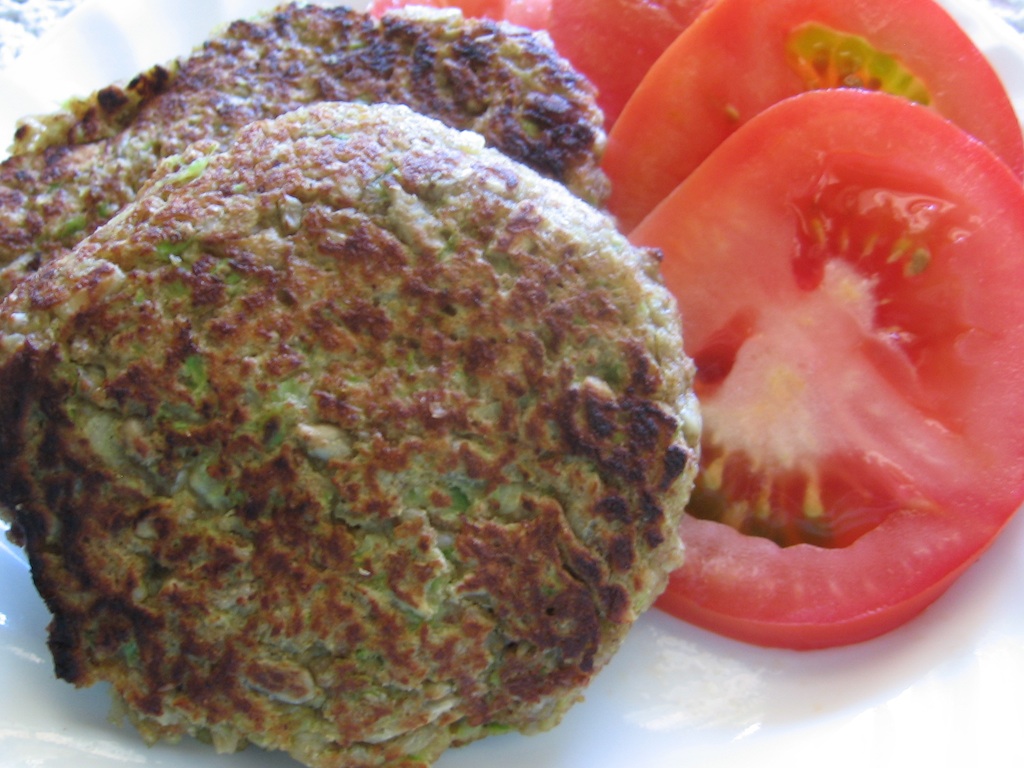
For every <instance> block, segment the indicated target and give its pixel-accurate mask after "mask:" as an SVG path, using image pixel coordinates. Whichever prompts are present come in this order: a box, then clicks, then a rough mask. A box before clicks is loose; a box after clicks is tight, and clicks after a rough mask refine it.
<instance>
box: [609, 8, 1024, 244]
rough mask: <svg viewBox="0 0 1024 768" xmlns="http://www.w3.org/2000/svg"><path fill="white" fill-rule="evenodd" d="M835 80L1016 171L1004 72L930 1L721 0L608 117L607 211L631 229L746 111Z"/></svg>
mask: <svg viewBox="0 0 1024 768" xmlns="http://www.w3.org/2000/svg"><path fill="white" fill-rule="evenodd" d="M833 87H856V88H865V89H878V90H884V91H886V92H888V93H893V94H896V95H900V96H904V97H905V98H908V99H910V100H912V101H917V102H922V103H926V104H928V105H929V106H930V107H931V108H932V109H934V110H935V111H937V112H938V113H940V114H942V115H944V116H945V117H947V118H948V119H950V120H952V121H953V122H954V123H956V124H957V125H959V126H960V127H961V128H963V129H964V130H966V131H967V132H968V133H970V134H972V135H974V136H976V137H977V138H978V139H980V140H981V141H983V142H984V143H986V144H988V145H989V147H990V148H991V149H992V151H993V152H995V153H996V154H997V155H998V156H1000V157H1001V158H1002V159H1003V161H1004V162H1006V163H1007V165H1009V166H1010V168H1011V170H1013V172H1014V173H1016V174H1017V176H1018V177H1020V176H1022V175H1024V137H1022V134H1021V128H1020V124H1019V122H1018V121H1017V118H1016V115H1015V113H1014V110H1013V106H1012V104H1011V102H1010V100H1009V97H1008V95H1007V93H1006V90H1005V88H1004V87H1003V85H1002V82H1001V81H1000V80H999V77H998V76H997V75H996V73H995V71H994V70H993V69H992V66H991V65H990V64H989V62H988V61H987V60H986V59H985V57H984V56H983V55H982V54H981V52H980V51H979V50H978V49H977V47H976V46H975V45H974V44H973V43H972V42H971V40H970V39H969V38H968V37H967V35H966V33H965V32H964V31H963V30H962V29H961V28H960V27H959V26H958V25H957V23H956V22H955V21H954V20H953V19H952V18H951V17H950V16H949V15H948V14H947V13H946V11H945V10H944V9H943V8H942V7H941V6H939V5H938V4H936V3H935V2H933V1H932V0H849V1H848V2H825V1H824V0H773V2H764V0H718V2H716V3H715V4H714V5H713V6H712V7H711V8H710V9H709V10H708V11H707V12H706V13H704V14H702V15H701V16H700V17H699V18H698V19H697V20H696V21H695V22H694V23H693V24H691V25H690V26H689V27H688V28H687V29H686V30H685V31H684V32H683V33H682V34H680V35H679V36H678V37H677V38H676V39H675V41H674V42H673V43H672V44H671V45H670V46H669V47H668V48H667V49H666V50H665V51H664V53H663V54H662V55H661V56H660V57H659V58H658V60H657V61H656V62H655V63H654V64H653V66H652V67H651V68H650V70H649V71H648V72H647V74H646V75H645V76H644V78H643V80H642V81H641V82H640V84H639V85H638V86H637V88H636V91H635V93H633V95H632V96H631V97H630V99H629V101H628V102H627V104H626V106H625V107H623V110H622V113H621V114H620V115H619V118H618V120H617V121H616V122H615V125H614V126H613V127H612V129H611V131H610V133H609V136H608V147H607V151H606V153H605V156H604V160H603V167H604V169H605V171H606V172H607V173H608V175H609V177H610V179H611V181H612V195H611V198H610V200H609V208H610V210H611V211H612V213H614V214H615V215H616V217H617V218H618V220H619V222H620V225H621V226H622V228H623V230H624V231H627V232H628V231H629V230H630V229H632V228H633V227H634V226H636V225H637V224H638V223H639V222H640V220H641V219H642V218H643V217H644V215H646V214H647V213H648V212H649V211H650V210H651V209H652V208H653V207H654V206H655V205H657V203H658V202H660V200H661V199H662V198H663V197H665V196H666V195H667V194H668V193H669V192H671V191H672V189H673V187H675V186H676V184H678V183H679V182H680V181H682V180H683V179H684V178H685V177H686V176H687V175H688V174H689V173H691V172H692V171H693V169H694V168H696V167H697V166H698V165H699V164H700V163H701V162H702V161H703V160H704V158H706V157H707V156H708V154H709V153H710V152H711V151H712V150H713V149H714V148H715V147H716V146H718V144H720V143H721V142H722V141H723V140H724V139H725V138H726V137H727V136H729V135H730V134H731V133H732V132H733V131H735V130H736V129H737V128H739V127H740V126H741V125H743V124H744V123H745V122H746V121H748V120H750V119H751V118H752V117H754V116H755V115H756V114H758V113H759V112H761V111H762V110H763V109H765V108H766V107H768V106H770V105H771V104H774V103H776V102H778V101H780V100H782V99H784V98H787V97H789V96H793V95H795V94H797V93H800V92H802V91H806V90H808V89H813V88H833Z"/></svg>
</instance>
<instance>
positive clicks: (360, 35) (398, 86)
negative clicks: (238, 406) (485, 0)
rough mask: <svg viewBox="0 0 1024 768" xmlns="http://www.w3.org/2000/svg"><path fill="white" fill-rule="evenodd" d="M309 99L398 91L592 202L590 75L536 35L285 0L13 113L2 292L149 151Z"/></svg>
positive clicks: (430, 15)
mask: <svg viewBox="0 0 1024 768" xmlns="http://www.w3.org/2000/svg"><path fill="white" fill-rule="evenodd" d="M321 101H358V102H363V103H378V102H383V103H393V104H406V105H408V106H410V107H411V108H412V109H414V110H415V111H417V112H420V113H422V114H426V115H429V116H431V117H435V118H437V119H439V120H441V121H442V122H444V123H445V124H447V125H450V126H453V127H455V128H459V129H469V130H474V131H477V132H478V133H480V134H481V135H483V136H484V137H485V138H486V140H487V142H488V143H489V144H490V145H492V146H494V147H496V148H497V149H499V150H500V151H502V152H504V153H505V154H506V155H508V156H509V157H512V158H514V159H516V160H518V161H520V162H523V163H525V164H527V165H529V166H530V167H532V168H534V169H536V170H537V171H539V172H540V173H542V174H543V175H546V176H548V177H550V178H554V179H556V180H558V181H561V182H563V183H564V184H566V185H567V186H568V187H569V188H570V189H571V190H573V191H574V192H575V193H576V194H578V195H580V196H581V197H583V198H584V199H586V200H587V201H588V202H591V203H592V204H595V205H600V204H601V203H603V201H604V200H605V198H606V197H607V191H608V182H607V179H606V178H605V176H604V174H603V173H602V172H601V170H600V168H599V161H600V155H601V153H602V152H603V148H604V143H605V135H604V133H603V129H602V123H603V117H602V115H601V112H600V110H599V109H598V107H597V106H596V102H595V101H594V92H593V88H592V86H591V85H590V84H589V83H588V82H587V81H586V80H585V79H584V78H582V77H581V76H580V75H579V74H577V73H576V72H575V71H574V70H573V69H572V68H571V67H570V66H569V64H568V63H567V62H566V61H565V60H563V59H561V58H560V57H559V56H557V54H556V53H555V51H554V49H553V48H552V47H551V45H550V41H549V40H547V38H546V37H544V36H542V35H540V34H538V33H535V32H532V31H529V30H525V29H520V28H517V27H513V26H510V25H506V24H500V23H496V22H492V21H487V20H482V19H465V18H463V17H462V16H461V15H460V14H459V13H458V12H455V11H442V12H437V11H434V12H425V11H420V12H403V13H399V12H396V13H392V14H387V15H386V16H385V17H384V18H383V19H381V20H379V21H378V20H375V19H373V18H372V17H370V16H369V15H367V14H364V13H359V12H355V11H352V10H350V9H347V8H343V7H330V8H325V7H321V6H317V5H297V4H293V5H285V6H281V7H279V8H277V9H276V10H274V11H273V12H271V13H269V14H267V15H264V16H261V17H258V18H256V19H254V20H251V21H237V22H235V23H233V24H231V25H229V26H227V27H226V28H225V29H224V30H222V31H221V32H220V34H218V35H216V36H215V37H213V38H212V39H211V40H209V41H208V42H207V43H205V44H204V45H203V46H201V47H200V48H198V49H197V50H196V51H194V52H193V53H192V54H191V55H189V56H186V57H182V58H180V59H178V60H176V61H172V62H170V63H169V64H167V65H166V66H156V67H154V68H152V69H151V70H149V71H147V72H144V73H142V74H140V75H139V76H137V77H136V78H134V79H133V80H131V81H130V82H129V83H127V84H121V85H112V86H110V87H108V88H104V89H102V90H100V91H98V92H97V93H95V94H93V95H92V96H90V97H88V98H86V99H82V100H79V101H72V102H71V104H70V106H69V107H68V109H67V110H65V111H63V112H60V113H57V114H53V115H47V116H42V117H38V118H34V119H29V120H25V121H23V122H22V124H21V125H20V126H19V128H18V131H17V133H16V136H15V143H14V149H13V156H12V157H10V158H8V159H7V160H6V161H5V162H4V163H3V164H2V165H0V294H3V293H7V292H8V291H10V289H11V288H12V287H13V286H14V285H16V284H17V282H18V280H20V279H22V277H23V275H24V274H25V273H26V272H30V271H32V270H35V269H37V268H38V267H39V265H40V264H41V263H44V262H45V261H47V260H49V259H50V258H54V257H55V256H56V255H59V254H60V253H62V252H63V251H64V250H65V249H67V248H70V247H72V246H73V245H74V244H75V243H77V242H78V241H80V240H81V239H82V238H83V237H85V236H86V235H88V234H89V233H90V232H92V231H93V230H94V229H95V228H96V227H98V226H99V225H101V224H102V223H104V222H105V221H107V220H108V219H109V218H110V217H111V216H113V215H114V214H115V213H116V212H117V211H118V210H120V209H121V208H122V207H123V206H124V205H125V204H126V203H128V202H130V201H131V200H133V199H134V198H135V195H136V194H137V193H138V190H139V189H140V187H141V186H142V184H143V183H144V182H145V181H146V179H148V178H149V176H150V174H151V173H152V172H153V170H154V169H155V167H156V165H157V163H158V162H159V161H160V160H161V159H163V158H166V157H168V156H171V155H175V154H178V153H180V152H181V151H182V150H183V149H184V148H185V147H186V146H187V145H188V144H190V143H192V142H194V141H198V140H200V139H207V138H211V139H214V140H216V141H218V142H219V143H221V144H225V143H227V142H229V141H230V140H231V138H232V136H233V135H234V133H235V132H236V131H237V130H238V129H239V128H241V127H243V126H245V125H246V124H248V123H250V122H252V121H254V120H259V119H266V118H272V117H277V116H279V115H282V114H284V113H286V112H288V111H291V110H292V109H295V108H297V107H300V106H303V105H308V104H310V103H315V102H321Z"/></svg>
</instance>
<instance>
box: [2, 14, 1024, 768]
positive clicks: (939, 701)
mask: <svg viewBox="0 0 1024 768" xmlns="http://www.w3.org/2000/svg"><path fill="white" fill-rule="evenodd" d="M944 4H945V5H947V6H948V7H949V8H950V10H951V11H953V12H954V15H955V16H956V17H957V19H958V20H959V21H960V23H961V24H962V25H963V26H964V27H965V29H967V31H968V32H969V33H970V34H971V35H972V36H973V37H974V38H975V40H976V41H977V42H978V44H979V45H980V46H981V48H982V49H983V50H984V51H985V52H986V53H987V54H988V55H989V56H990V58H991V59H992V61H993V62H994V63H995V65H996V67H997V68H998V69H999V71H1000V72H1001V74H1002V75H1003V77H1004V79H1005V82H1006V83H1007V84H1008V86H1009V87H1010V89H1011V93H1012V95H1013V97H1014V103H1015V106H1016V108H1017V111H1018V113H1019V114H1024V43H1022V40H1021V38H1020V37H1018V36H1017V35H1015V34H1014V33H1013V32H1012V31H1011V30H1010V29H1009V27H1007V26H1005V25H1004V24H1003V23H1002V22H1000V21H999V20H998V19H996V18H995V17H994V16H992V15H990V14H989V13H988V12H987V11H986V9H985V8H984V7H980V6H975V5H973V4H972V0H945V2H944ZM265 5H266V2H264V1H261V0H221V1H220V2H208V1H207V0H187V1H182V0H156V1H153V0H147V2H132V1H130V0H122V1H121V2H118V0H89V2H87V3H86V4H85V5H84V6H83V7H81V8H80V9H79V10H77V11H75V12H74V13H73V14H72V15H71V16H69V17H68V18H67V19H65V20H64V22H63V23H61V24H60V25H59V27H58V28H57V29H56V30H54V32H53V33H52V34H51V35H49V36H48V37H47V38H45V39H44V40H43V41H42V42H41V44H40V45H38V46H37V47H35V48H33V49H31V50H29V51H27V52H26V53H25V54H23V56H22V57H21V58H20V59H19V60H18V61H16V62H15V63H14V65H12V66H11V67H10V68H9V69H7V70H6V71H2V72H0V136H5V137H6V136H10V132H11V129H12V127H13V124H14V120H15V119H16V118H17V117H19V116H21V115H23V114H27V113H32V112H40V111H46V110H49V109H52V108H53V105H55V104H58V103H59V102H60V101H62V100H63V99H65V98H66V97H67V96H69V95H71V94H85V93H87V92H90V91H91V90H94V89H95V88H98V87H101V86H103V85H105V84H107V83H109V82H111V81H112V80H114V79H117V78H123V77H128V76H130V75H132V74H135V73H136V72H138V71H140V70H142V69H145V68H146V67H148V66H149V65H150V64H153V63H156V62H162V61H165V60H167V59H169V58H171V57H173V56H175V55H178V54H180V53H184V52H186V51H187V50H188V49H189V48H191V47H192V46H193V45H195V44H197V43H198V42H200V41H201V40H202V39H203V38H204V37H206V36H207V34H208V32H209V31H210V30H211V29H212V28H213V27H214V26H215V25H217V24H219V23H221V22H223V21H226V20H230V19H232V18H237V17H240V16H246V15H249V14H251V13H252V12H253V11H255V10H256V9H257V8H259V7H261V6H265ZM0 538H2V537H0ZM1022 555H1024V516H1021V515H1018V516H1017V519H1015V520H1014V521H1013V522H1012V523H1011V525H1010V527H1009V528H1008V529H1007V531H1006V532H1005V534H1004V535H1003V536H1002V537H1001V538H1000V540H999V541H997V542H996V544H995V546H994V548H993V549H991V550H990V551H989V553H988V554H986V555H985V556H984V558H983V559H982V560H981V561H980V562H979V563H978V564H977V565H976V566H975V567H974V568H972V569H971V570H970V571H968V573H967V574H966V575H965V576H964V577H963V578H962V579H961V580H960V581H959V582H958V583H957V584H955V585H954V587H953V588H952V590H951V591H950V592H949V593H947V595H946V596H944V597H943V598H942V599H941V600H940V601H939V602H938V603H936V604H935V605H934V606H933V607H932V608H930V609H929V610H928V611H926V612H925V614H924V615H923V616H921V617H920V618H919V619H917V620H915V621H914V622H912V623H911V624H909V625H908V626H905V627H903V628H902V629H900V630H898V631H896V632H893V633H892V634H890V635H888V636H886V637H883V638H880V639H878V640H875V641H872V642H868V643H863V644H860V645H858V646H853V647H850V648H843V649H837V650H830V651H823V652H815V653H794V652H787V651H772V650H764V649H759V648H753V647H749V646H745V645H742V644H739V643H734V642H731V641H728V640H724V639H722V638H719V637H715V636H713V635H710V634H708V633H705V632H702V631H700V630H698V629H695V628H693V627H690V626H687V625H684V624H682V623H680V622H677V621H675V620H673V619H671V618H669V617H667V616H665V615H663V614H661V613H659V612H657V611H654V612H651V613H650V614H648V615H647V616H645V617H644V618H643V619H642V620H641V621H640V622H639V623H638V625H637V626H636V627H635V629H634V631H633V632H632V633H631V635H630V637H629V639H628V641H627V643H626V645H625V647H624V648H623V650H622V652H621V653H620V654H619V655H618V656H616V658H615V659H614V660H613V662H612V663H611V665H610V666H609V667H608V668H607V669H606V670H604V671H603V672H602V673H601V674H600V675H599V676H598V678H597V680H596V681H595V682H594V684H593V685H592V686H591V688H590V690H589V691H588V692H587V698H586V701H585V702H583V703H582V704H580V705H578V706H577V707H575V708H574V709H573V710H571V711H570V713H569V715H568V716H567V717H566V719H565V722H564V723H563V724H562V725H561V726H560V727H558V728H556V729H555V730H554V731H551V732H549V733H546V734H542V735H539V736H532V737H523V736H518V735H508V736H500V737H494V738H491V739H488V740H486V741H483V742H478V743H476V744H472V745H470V746H468V747H464V748H462V749H458V750H452V751H450V752H448V753H447V754H446V755H445V756H444V757H443V758H442V759H441V761H440V762H439V763H438V768H481V767H482V766H486V767H487V768H522V766H530V767H531V768H682V767H683V766H700V767H701V768H714V767H715V766H729V767H730V768H742V767H743V766H755V765H756V766H759V767H761V766H774V765H785V766H788V767H789V766H791V767H795V768H800V767H801V766H807V768H811V767H812V766H813V767H814V768H817V767H818V766H820V765H822V764H827V765H857V766H872V767H873V768H874V767H884V766H901V767H902V766H923V765H927V766H929V767H930V768H936V767H937V766H966V767H968V768H973V767H974V766H983V767H984V768H992V767H1002V766H1006V767H1007V768H1009V767H1010V766H1014V767H1017V768H1019V766H1024V730H1022V720H1024V602H1022V601H1021V595H1022V594H1024V557H1022ZM0 584H2V585H3V586H2V588H0V593H2V594H0V768H15V766H17V768H29V766H33V767H37V766H60V767H63V766H74V767H75V768H109V767H110V766H137V765H142V766H166V767H167V768H232V767H236V768H239V767H241V766H263V767H267V768H269V767H271V766H277V767H278V768H286V767H287V766H293V765H295V763H293V762H292V761H290V760H289V759H287V758H286V757H284V756H282V755H279V754H267V753H263V752H260V751H258V750H249V751H246V752H243V753H240V754H237V755H230V756H221V755H216V754H214V753H213V752H212V751H211V750H210V749H209V748H208V747H206V746H204V745H201V744H198V743H193V742H188V743H185V744H182V745H178V746H159V747H154V748H152V749H149V748H146V747H145V746H143V745H142V743H141V741H140V740H139V738H138V737H137V736H136V734H135V733H134V731H132V730H131V729H128V728H118V727H116V726H113V725H111V724H110V723H108V722H107V719H106V714H107V711H108V698H107V693H106V691H105V690H103V689H102V688H96V689H90V690H75V689H73V688H72V687H70V686H68V685H67V684H65V683H63V682H60V681H58V680H56V679H55V678H54V676H53V672H52V666H51V662H50V657H49V653H48V651H47V649H46V645H45V628H46V624H47V622H48V614H47V612H46V609H45V608H44V607H43V605H42V603H41V601H40V600H39V598H38V597H37V596H36V594H35V591H34V589H33V587H32V584H31V580H30V577H29V573H28V569H27V567H26V566H25V561H24V557H23V556H22V554H21V552H20V551H18V550H16V549H14V548H13V547H10V546H9V545H7V544H6V542H2V543H0Z"/></svg>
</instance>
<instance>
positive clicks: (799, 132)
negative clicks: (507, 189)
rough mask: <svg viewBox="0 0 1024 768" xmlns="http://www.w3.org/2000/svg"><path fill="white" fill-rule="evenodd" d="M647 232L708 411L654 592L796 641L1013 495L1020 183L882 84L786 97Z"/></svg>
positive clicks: (725, 624)
mask: <svg viewBox="0 0 1024 768" xmlns="http://www.w3.org/2000/svg"><path fill="white" fill-rule="evenodd" d="M631 239H633V240H634V241H635V242H636V243H638V244H642V245H650V246H658V247H660V248H661V249H663V251H664V254H665V258H664V262H663V272H664V276H665V280H666V282H667V284H668V286H669V288H670V289H671V290H672V291H673V292H674V294H675V295H676V297H677V299H678V301H679V304H680V307H681V311H682V315H683V326H684V338H685V340H686V347H687V351H688V352H689V353H690V355H691V356H692V357H693V358H694V360H695V361H696V363H697V370H698V374H697V393H698V396H699V397H700V399H701V404H702V408H703V414H704V436H703V440H702V459H701V464H702V471H701V473H700V475H699V477H698V482H697V487H696V489H695V492H694V495H693V498H692V499H691V503H690V506H689V509H688V511H689V512H690V514H691V516H692V518H691V519H688V520H687V521H686V523H685V524H684V525H683V528H682V532H683V535H684V537H685V540H686V544H687V547H688V555H687V559H686V563H685V565H684V566H683V567H682V568H681V569H680V570H679V571H678V572H677V573H675V574H674V575H673V577H672V580H671V584H670V587H669V590H668V592H667V593H666V595H665V596H664V598H663V599H662V601H661V603H660V605H661V606H662V607H664V608H666V609H667V610H669V611H671V612H673V613H675V614H676V615H678V616H680V617H682V618H684V619H687V620H689V621H693V622H695V623H697V624H700V625H702V626H704V627H707V628H710V629H712V630H715V631H718V632H722V633H725V634H727V635H730V636H733V637H736V638H739V639H742V640H746V641H750V642H754V643H759V644H764V645H775V646H788V647H793V648H813V647H822V646H828V645H835V644H840V643H851V642H857V641H860V640H865V639H867V638H870V637H874V636H876V635H878V634H881V633H883V632H885V631H888V630H889V629H891V628H893V627H895V626H898V625H899V624H901V623H903V622H904V621H906V620H907V619H908V618H910V617H911V616H913V615H915V614H916V613H918V612H920V611H921V610H922V609H924V608H925V607H926V606H927V605H928V604H929V603H931V602H932V601H933V600H934V599H935V598H936V597H937V596H938V595H939V594H941V593H942V592H943V591H944V590H945V589H946V588H947V587H948V586H949V584H950V583H951V582H952V581H953V580H954V579H955V578H956V577H957V575H959V574H960V573H961V572H962V571H963V570H964V569H965V568H966V567H967V566H968V565H969V564H970V563H972V562H973V561H974V560H975V559H976V558H977V557H978V556H979V555H980V554H981V552H982V551H983V550H984V549H985V548H986V547H987V546H988V544H989V543H990V542H991V541H992V539H993V538H994V537H995V536H996V534H997V533H998V532H999V531H1000V530H1001V528H1002V527H1003V525H1004V524H1005V523H1006V522H1007V520H1008V519H1009V518H1010V517H1011V516H1012V514H1013V513H1014V511H1015V510H1016V509H1017V507H1018V506H1019V505H1020V503H1021V500H1022V497H1024V429H1022V428H1021V425H1022V424H1024V386H1022V382H1024V301H1021V286H1024V259H1022V258H1021V257H1022V255H1024V188H1022V187H1021V185H1020V182H1019V180H1018V179H1017V178H1016V177H1015V176H1014V175H1013V174H1012V173H1011V172H1010V171H1009V170H1008V169H1007V167H1006V166H1005V164H1003V163H1002V162H1000V161H999V160H998V159H997V158H996V157H995V155H994V154H993V153H991V152H990V151H989V150H988V149H987V148H986V147H985V146H984V145H983V144H981V143H980V142H978V141H977V140H975V139H972V138H971V137H969V136H968V135H967V134H966V133H964V132H963V131H961V130H960V129H958V128H957V127H956V126H954V125H953V124H952V123H950V122H948V121H946V120H944V119H942V118H941V117H939V116H938V115H936V114H935V113H934V112H932V111H931V110H928V109H925V108H923V107H920V106H917V105H914V104H911V103H910V102H908V101H906V100H904V99H901V98H896V97H893V96H889V95H886V94H881V93H872V92H869V91H862V90H824V91H814V92H808V93H803V94H801V95H798V96H795V97H792V98H789V99H786V100H784V101H782V102H780V103H778V104H776V105H775V106H773V107H771V108H769V109H768V110H766V111H764V112H762V113H761V114H760V115H758V116H757V117H754V118H752V119H751V120H750V121H749V122H748V123H747V124H746V125H744V126H743V127H742V128H740V129H739V130H738V131H736V132H735V133H734V134H733V135H732V136H731V137H730V138H728V139H727V140H726V141H725V142H723V143H722V144H721V145H720V146H719V147H718V148H717V149H716V150H715V151H714V152H713V153H712V154H711V155H710V156H709V157H708V158H707V160H706V161H705V162H704V163H703V164H701V165H700V166H699V167H698V168H697V169H696V170H695V171H694V172H693V174H691V175H690V176H689V178H687V179H686V181H684V182H683V183H682V184H680V185H679V186H678V187H677V188H676V189H675V190H674V191H673V192H672V194H671V195H669V197H667V198H666V199H665V200H664V202H662V203H661V204H660V205H659V206H658V207H657V208H656V209H655V210H654V211H653V212H652V213H651V214H650V216H648V217H647V218H646V219H645V220H644V221H643V222H642V223H641V224H640V225H639V226H638V227H637V228H636V229H635V231H634V232H633V233H632V234H631Z"/></svg>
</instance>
